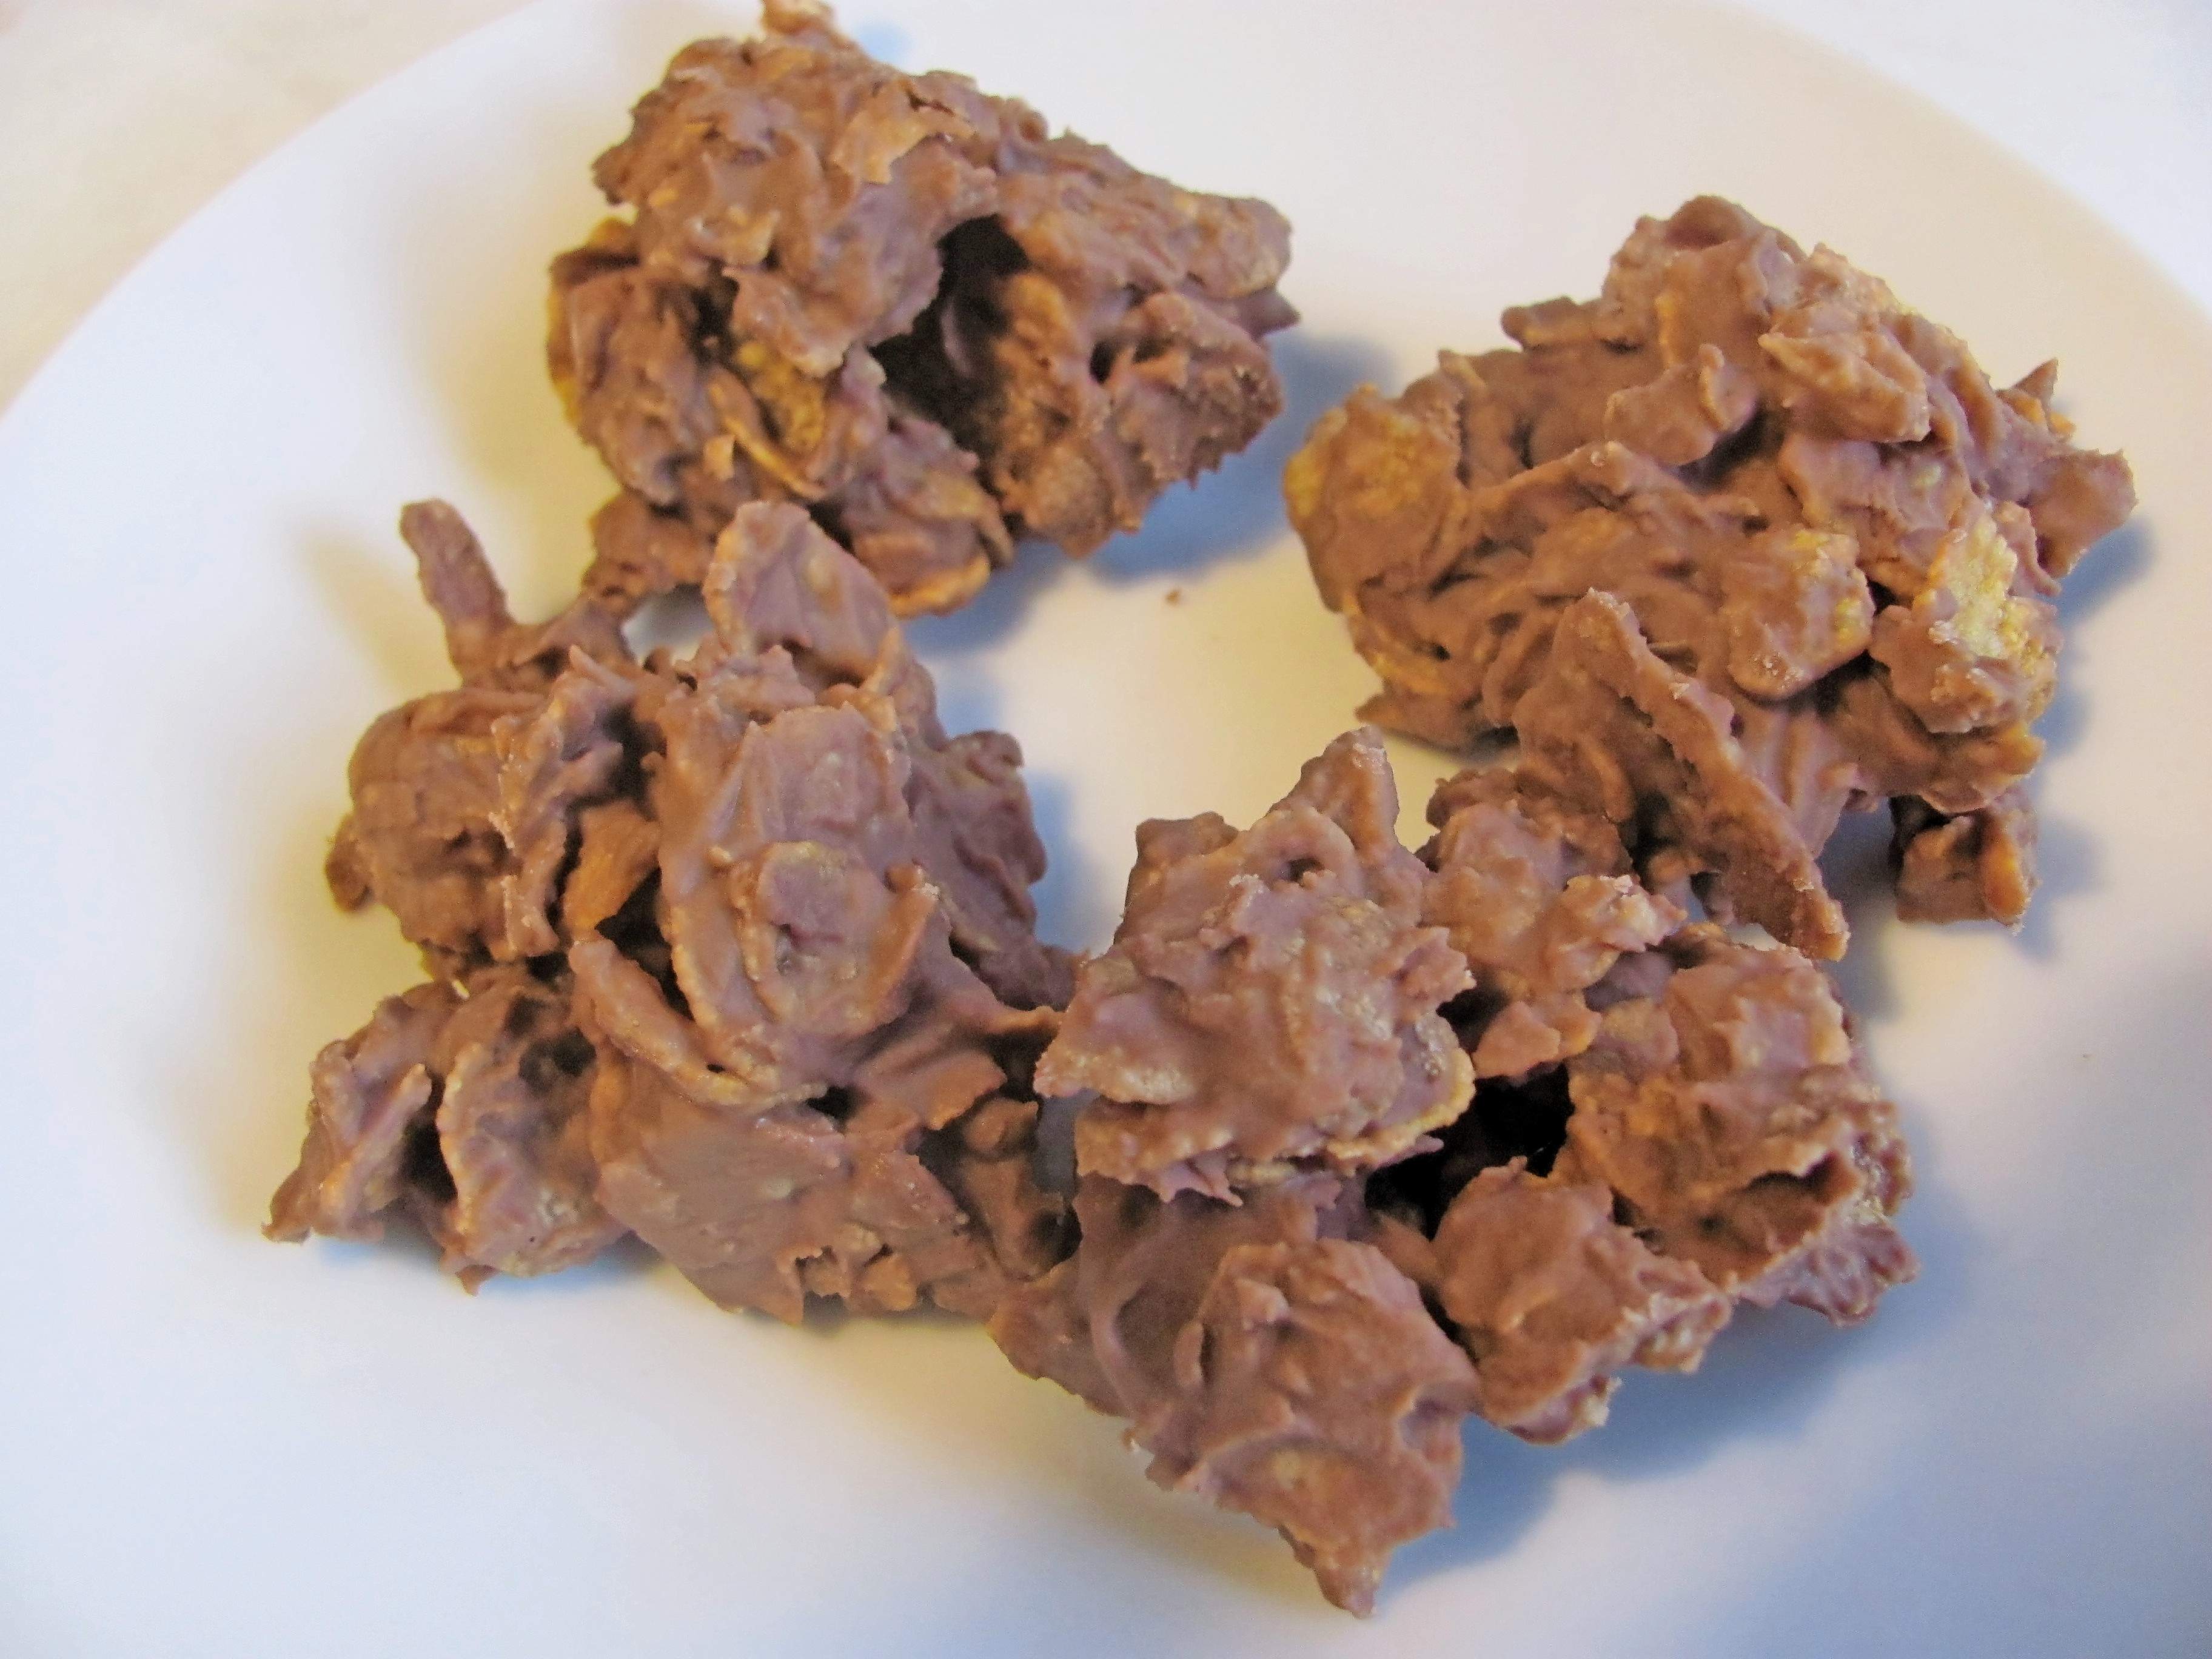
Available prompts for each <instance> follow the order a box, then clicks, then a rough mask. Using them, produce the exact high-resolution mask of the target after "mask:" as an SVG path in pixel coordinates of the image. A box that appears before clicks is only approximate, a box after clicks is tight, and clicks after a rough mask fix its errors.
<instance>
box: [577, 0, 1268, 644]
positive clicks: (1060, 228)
mask: <svg viewBox="0 0 2212 1659" xmlns="http://www.w3.org/2000/svg"><path fill="white" fill-rule="evenodd" d="M594 177H595V178H596V179H597V181H598V183H599V187H600V188H601V189H602V190H603V191H605V194H606V197H607V198H608V200H609V201H610V202H611V203H612V204H614V205H615V206H616V207H617V209H619V210H621V214H620V216H617V217H615V218H611V219H609V220H607V221H606V222H605V223H603V224H602V225H601V226H600V227H599V229H598V230H597V231H595V232H594V233H593V234H592V236H591V237H590V239H589V240H587V241H586V243H585V244H584V245H583V246H580V247H579V248H576V249H575V250H574V251H573V252H568V253H565V254H563V255H562V256H561V257H560V258H558V259H556V261H555V262H554V266H553V304H552V311H553V319H552V332H551V337H550V347H549V350H550V362H551V367H552V371H553V376H554V379H555V380H556V383H557V384H558V386H559V387H560V389H561V392H562V396H563V398H565V400H566V402H567V404H568V411H569V415H570V417H571V419H572V420H573V422H574V424H575V426H576V428H577V430H578V431H579V432H580V433H581V434H582V435H583V436H584V437H585V438H586V440H587V441H589V442H590V443H591V444H592V447H594V448H596V449H597V450H598V451H599V453H600V454H601V456H603V457H604V458H605V461H606V464H607V465H608V467H609V468H610V469H611V471H613V473H614V474H615V477H616V478H617V480H618V481H619V482H620V483H621V484H622V487H623V494H622V495H619V496H618V497H617V498H616V499H615V500H614V501H611V503H609V505H608V506H607V507H605V509H604V510H603V511H602V512H601V513H600V514H599V519H598V520H597V522H596V540H597V544H598V548H599V556H598V558H597V560H596V562H594V564H593V565H592V569H591V572H590V574H589V575H588V577H587V579H586V580H587V584H588V585H589V586H591V587H592V589H593V590H595V591H597V592H599V593H601V594H602V595H603V596H605V598H606V599H607V600H608V601H609V602H610V603H611V604H614V605H617V606H623V605H634V604H635V603H636V602H638V601H639V600H640V599H643V598H644V597H646V596H648V595H650V594H652V593H653V592H659V591H661V590H664V589H666V588H669V587H672V586H678V585H682V584H685V583H690V582H696V581H697V580H699V579H700V577H701V575H702V574H703V572H704V570H705V568H706V564H707V559H708V550H709V549H710V548H711V546H712V545H713V542H714V537H715V536H716V535H717V534H718V533H719V532H720V530H721V528H722V526H725V525H726V524H727V523H728V522H729V520H730V518H731V516H732V513H735V512H736V510H737V509H738V507H740V506H742V505H744V503H746V502H749V501H792V502H796V503H799V505H801V506H803V507H805V508H806V509H807V511H808V512H809V513H811V514H812V515H813V517H814V518H815V520H817V523H819V524H820V525H821V526H823V528H824V529H826V530H827V531H828V532H830V533H831V534H832V535H833V536H835V537H836V538H837V539H838V540H839V541H840V542H841V543H842V544H844V545H845V546H846V547H848V549H849V550H851V551H852V552H853V554H854V556H856V557H857V558H858V559H859V560H860V562H861V563H863V564H865V565H866V566H867V567H868V568H869V569H870V570H871V571H872V572H873V573H874V574H875V575H876V577H877V578H878V580H880V581H881V582H882V583H883V585H884V588H885V589H886V590H887V591H888V592H889V593H890V598H891V604H892V605H893V607H894V608H895V609H896V610H897V611H900V612H901V613H902V614H913V613H916V612H921V611H949V610H951V609H953V608H955V607H956V606H958V605H963V604H965V603H966V602H967V601H968V600H969V599H971V598H972V597H973V596H974V595H975V592H976V591H977V590H978V589H979V588H980V587H981V586H982V584H983V582H984V581H985V580H986V579H987V577H988V576H989V575H990V573H991V572H992V570H993V569H994V568H997V567H998V566H1000V565H1002V564H1004V563H1005V562H1006V561H1007V559H1008V558H1009V557H1010V556H1012V549H1013V544H1014V543H1015V541H1016V539H1017V538H1021V537H1024V536H1030V537H1036V538H1041V539H1043V540H1047V541H1051V542H1054V543H1057V544H1059V545H1060V547H1062V548H1064V549H1066V550H1067V551H1068V552H1070V553H1075V554H1081V553H1086V552H1089V551H1090V550H1092V549H1093V548H1095V547H1097V545H1098V544H1100V543H1101V542H1103V541H1104V540H1105V539H1106V538H1107V537H1108V536H1109V535H1111V534H1112V533H1113V532H1115V531H1117V530H1133V529H1134V528H1136V526H1137V525H1138V523H1139V520H1141V519H1142V517H1143V515H1144V513H1145V510H1146V507H1149V506H1150V505H1151V503H1152V501H1153V500H1154V499H1155V498H1156V497H1157V496H1158V495H1159V494H1160V492H1161V491H1162V490H1163V489H1165V488H1166V487H1167V486H1168V485H1169V484H1170V483H1176V482H1177V481H1179V480H1183V479H1188V478H1192V477H1196V476H1197V475H1198V474H1200V472H1203V471H1206V470H1207V469H1208V468H1211V467H1213V466H1215V465H1218V464H1219V463H1220V461H1221V460H1222V459H1223V458H1224V457H1225V456H1227V455H1230V454H1232V453H1235V452H1237V450H1239V449H1242V448H1243V447H1244V446H1245V445H1246V444H1248V443H1249V442H1250V441H1252V439H1253V437H1254V436H1255V435H1256V434H1257V433H1258V432H1259V430H1260V428H1261V427H1263V426H1265V425H1266V424H1267V422H1268V421H1269V420H1270V419H1272V418H1273V416H1275V414H1276V413H1277V412H1278V411H1279V410H1280V409H1281V407H1282V391H1281V387H1280V385H1279V382H1278V380H1277V379H1276V376H1275V374H1274V371H1273V368H1272V367H1271V365H1270V363H1269V362H1268V357H1267V350H1266V348H1265V347H1264V346H1263V345H1262V344H1261V339H1262V337H1264V336H1265V335H1266V334H1267V333H1268V332H1269V331H1273V330H1275V329H1279V328H1281V327H1283V326H1284V325H1286V324H1288V323H1290V322H1291V321H1292V320H1293V319H1294V318H1295V315H1296V313H1294V312H1293V311H1292V310H1291V307H1290V306H1289V305H1288V304H1287V303H1286V302H1285V301H1284V300H1283V299H1282V298H1281V297H1280V296H1279V295H1278V294H1277V293H1276V291H1275V284H1276V282H1277V280H1278V279H1279V277H1280V276H1281V275H1282V272H1283V268H1284V265H1285V263H1286V262H1287V260H1288V258H1289V250H1290V228H1289V226H1288V225H1287V224H1286V223H1285V221H1284V219H1283V217H1282V216H1281V215H1280V214H1279V213H1277V212H1276V211H1275V210H1273V208H1271V207H1269V206H1267V204H1265V203H1263V202H1257V201H1248V200H1239V199H1233V198H1230V197H1220V196H1206V195H1200V194H1197V193H1195V192H1193V191H1185V190H1182V189H1181V188H1179V187H1177V186H1176V185H1171V184H1169V183H1168V182H1167V181H1166V180H1164V179H1157V178H1154V177H1152V175H1151V174H1149V173H1139V172H1138V171H1137V170H1136V169H1134V168H1133V167H1129V166H1128V165H1127V163H1125V162H1123V161H1121V159H1120V158H1119V157H1117V156H1115V155H1114V154H1113V153H1112V152H1111V151H1110V150H1107V149H1102V148H1100V147H1099V146H1097V145H1096V144H1091V143H1085V142H1084V141H1083V140H1082V139H1079V138H1077V137H1073V136H1072V135H1067V134H1062V135H1060V136H1059V137H1054V136H1053V135H1052V134H1051V133H1050V131H1048V128H1047V127H1046V125H1045V124H1044V122H1043V120H1042V118H1040V117H1039V116H1038V115H1037V114H1036V112H1034V111H1032V110H1030V108H1028V107H1027V106H1024V105H1023V104H1020V103H1018V102H1016V101H1014V100H1010V99H1001V98H993V97H989V96H987V95H985V94H982V93H981V92H979V91H977V90H976V88H975V85H974V84H973V83H972V82H969V81H968V80H967V79H966V78H964V77H963V76H957V75H950V74H944V73H932V74H926V75H908V74H905V73H903V72H902V71H900V70H895V69H892V68H890V66H888V65H886V64H880V63H878V62H877V61H875V60H874V59H873V58H870V57H868V56H867V54H866V53H865V52H861V51H860V49H859V48H858V47H857V46H854V44H853V43H852V42H851V41H849V40H846V39H845V38H844V37H843V36H842V35H841V34H839V33H837V32H836V29H835V27H833V26H832V25H831V23H830V21H829V13H828V11H827V10H826V9H824V8H823V7H821V6H819V5H816V4H812V3H807V0H770V3H769V6H768V7H767V15H766V20H765V25H764V29H763V33H762V34H761V35H760V36H758V37H757V38H756V39H753V40H743V41H738V40H702V41H699V42H697V43H696V44H695V45H693V46H688V47H686V48H685V49H684V51H683V52H680V53H678V55H677V57H676V58H675V60H674V62H672V63H671V64H670V65H669V69H668V73H667V76H666V78H665V80H664V81H663V82H661V84H660V85H659V87H657V88H654V90H653V91H652V92H650V93H648V94H647V95H646V96H645V97H644V99H643V100H641V101H640V102H639V104H638V106H637V107H636V109H635V112H633V118H632V125H631V130H630V133H629V137H627V138H625V139H624V140H623V142H622V143H619V144H617V145H616V146H615V147H614V148H613V149H611V150H609V151H607V153H606V154H605V155H602V156H601V157H600V158H599V162H598V165H597V167H595V169H594Z"/></svg>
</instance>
